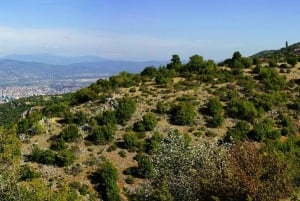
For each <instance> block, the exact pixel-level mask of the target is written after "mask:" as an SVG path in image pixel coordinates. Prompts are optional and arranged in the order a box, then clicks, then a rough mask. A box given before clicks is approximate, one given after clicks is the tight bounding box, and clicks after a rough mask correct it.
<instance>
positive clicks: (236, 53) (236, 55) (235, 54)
mask: <svg viewBox="0 0 300 201" xmlns="http://www.w3.org/2000/svg"><path fill="white" fill-rule="evenodd" d="M241 58H242V55H241V53H240V52H239V51H236V52H234V53H233V55H232V60H233V61H237V60H241Z"/></svg>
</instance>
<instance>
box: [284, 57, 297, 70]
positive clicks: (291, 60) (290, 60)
mask: <svg viewBox="0 0 300 201" xmlns="http://www.w3.org/2000/svg"><path fill="white" fill-rule="evenodd" d="M286 62H287V63H288V64H290V65H291V66H293V67H294V66H295V65H296V64H297V63H298V58H297V57H296V56H295V55H289V56H288V57H287V58H286Z"/></svg>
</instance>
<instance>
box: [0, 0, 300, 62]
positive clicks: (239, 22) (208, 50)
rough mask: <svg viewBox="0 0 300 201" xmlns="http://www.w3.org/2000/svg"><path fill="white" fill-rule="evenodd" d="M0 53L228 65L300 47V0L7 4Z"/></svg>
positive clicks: (38, 0)
mask: <svg viewBox="0 0 300 201" xmlns="http://www.w3.org/2000/svg"><path fill="white" fill-rule="evenodd" d="M0 3H1V4H0V5H1V7H0V55H7V54H14V53H17V54H20V53H22V54H34V53H51V54H57V55H66V56H75V55H96V56H101V57H105V58H111V59H126V60H140V61H141V60H169V59H170V58H171V55H172V54H179V55H180V56H181V58H182V59H185V60H187V59H188V58H189V56H191V55H193V54H200V55H202V56H204V57H205V58H206V59H214V60H222V59H225V58H227V57H231V55H232V53H233V52H234V51H236V50H239V51H240V52H241V53H242V54H243V55H245V56H249V55H252V54H254V53H256V52H257V51H260V50H264V49H278V48H281V47H283V46H284V44H285V41H288V42H289V43H290V44H292V43H295V42H298V41H300V40H299V36H300V35H299V34H300V24H299V22H298V21H299V19H300V12H299V11H298V10H299V8H300V1H298V0H285V1H282V0H273V1H267V0H252V1H242V0H226V1H224V0H209V1H201V0H186V1H181V0H151V1H142V0H9V1H5V0H2V1H0Z"/></svg>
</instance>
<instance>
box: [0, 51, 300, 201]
mask: <svg viewBox="0 0 300 201" xmlns="http://www.w3.org/2000/svg"><path fill="white" fill-rule="evenodd" d="M223 64H224V65H222V66H218V65H216V64H215V63H214V62H213V61H211V60H207V61H206V60H204V59H203V58H202V57H201V56H199V55H194V56H191V57H190V60H189V62H188V63H186V64H183V63H182V62H181V61H180V57H179V56H178V55H173V56H172V59H171V61H170V62H169V63H168V64H167V65H166V66H165V67H160V68H158V69H157V68H154V67H147V68H145V69H144V70H143V71H142V72H141V73H139V74H131V73H125V72H123V73H120V74H118V75H116V76H112V77H111V78H110V79H109V80H98V81H97V82H96V83H94V84H92V85H91V86H89V87H87V88H83V89H81V90H79V91H77V92H75V93H73V94H66V95H62V96H52V97H32V98H28V99H24V100H19V101H16V102H14V103H9V104H8V105H5V107H3V108H1V107H0V111H1V112H2V114H4V115H5V119H6V121H5V119H4V118H3V117H2V118H3V121H1V122H3V123H2V127H3V129H2V131H1V136H2V137H1V141H2V144H3V145H5V146H3V147H4V149H5V152H3V153H6V154H3V155H2V156H1V164H2V167H7V166H5V164H8V165H9V167H11V168H6V169H3V170H5V171H3V173H0V174H1V176H2V178H5V179H6V181H8V182H6V183H1V185H2V189H4V190H3V191H4V192H5V193H3V195H2V197H3V200H5V199H6V200H7V199H8V198H9V199H11V200H32V199H34V200H112V201H114V200H157V201H158V200H161V201H162V200H270V201H271V200H272V201H273V200H280V199H286V198H293V199H297V192H299V191H298V190H299V179H300V178H299V175H300V172H299V170H300V169H299V164H300V161H299V157H298V156H299V153H300V136H299V120H300V116H299V114H300V113H299V112H300V97H299V92H300V91H299V90H300V88H299V87H298V83H299V80H300V70H299V67H300V65H299V64H296V65H295V67H293V66H292V65H289V64H287V65H286V66H285V68H278V67H269V66H268V64H266V63H259V61H256V63H255V65H254V64H253V61H252V59H251V58H245V57H242V55H240V54H239V53H237V52H236V53H234V55H233V57H232V58H231V59H230V60H228V61H227V62H224V63H223ZM225 64H226V65H225ZM279 65H280V63H278V64H276V66H279ZM4 108H5V109H4ZM4 115H2V116H4ZM7 119H9V120H7ZM8 136H9V137H8ZM16 137H18V138H16ZM13 150H19V151H13ZM9 153H10V154H9ZM7 161H9V163H8V162H7ZM1 199H2V198H1ZM9 199H8V200H9Z"/></svg>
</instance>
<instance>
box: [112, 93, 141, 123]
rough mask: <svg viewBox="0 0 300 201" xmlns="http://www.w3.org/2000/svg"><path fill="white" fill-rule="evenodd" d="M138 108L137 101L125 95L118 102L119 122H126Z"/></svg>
mask: <svg viewBox="0 0 300 201" xmlns="http://www.w3.org/2000/svg"><path fill="white" fill-rule="evenodd" d="M135 109H136V103H135V101H134V100H132V99H131V98H128V97H125V98H123V99H121V100H119V102H118V107H117V109H116V113H115V114H116V118H117V122H118V123H120V124H124V123H126V122H127V121H128V120H130V119H131V117H132V115H133V113H134V112H135Z"/></svg>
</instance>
